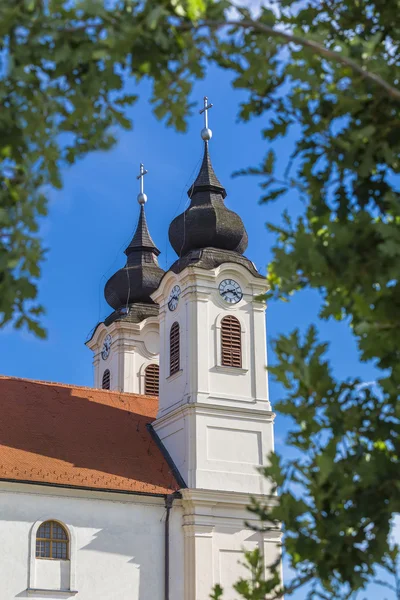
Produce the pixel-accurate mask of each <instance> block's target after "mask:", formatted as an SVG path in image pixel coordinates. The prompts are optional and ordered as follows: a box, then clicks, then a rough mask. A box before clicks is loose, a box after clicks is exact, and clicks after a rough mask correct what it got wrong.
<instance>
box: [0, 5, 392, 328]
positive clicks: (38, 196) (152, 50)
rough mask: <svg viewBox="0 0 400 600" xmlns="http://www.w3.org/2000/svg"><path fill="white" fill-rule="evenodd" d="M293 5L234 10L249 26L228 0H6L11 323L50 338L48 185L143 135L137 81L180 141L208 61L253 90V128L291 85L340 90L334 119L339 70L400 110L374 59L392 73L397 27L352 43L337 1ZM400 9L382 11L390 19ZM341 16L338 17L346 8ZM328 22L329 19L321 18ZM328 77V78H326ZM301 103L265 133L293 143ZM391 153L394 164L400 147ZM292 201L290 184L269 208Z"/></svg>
mask: <svg viewBox="0 0 400 600" xmlns="http://www.w3.org/2000/svg"><path fill="white" fill-rule="evenodd" d="M392 1H394V0H392ZM292 4H293V3H292V2H291V1H287V0H286V1H282V2H281V3H279V5H278V11H275V12H272V11H271V10H268V9H265V8H264V9H262V10H261V13H260V16H259V18H257V19H254V18H251V15H250V13H249V11H247V10H246V9H243V8H242V9H236V10H237V12H238V14H239V16H238V18H237V19H236V20H232V19H231V18H230V17H229V15H230V14H231V10H232V6H231V4H230V3H229V2H227V1H226V0H222V1H220V2H212V1H211V0H181V1H174V2H168V1H164V0H162V1H160V2H145V3H143V2H139V1H138V0H128V1H123V0H118V1H117V2H113V3H112V5H107V3H104V2H102V1H101V0H80V1H77V2H74V3H69V4H68V3H65V2H63V1H62V0H50V1H49V2H47V3H43V2H42V1H41V0H31V1H30V2H26V1H25V0H17V1H15V0H4V1H3V2H2V3H1V6H0V21H1V24H0V99H1V102H2V115H1V117H0V132H1V139H2V142H1V146H0V207H1V212H0V227H1V230H0V231H1V233H0V326H1V325H4V324H5V323H7V322H10V321H11V322H13V323H14V325H16V326H17V327H21V326H23V325H27V326H28V327H29V328H31V329H32V330H33V331H34V332H35V333H36V334H38V335H44V331H43V329H42V328H41V326H40V315H41V314H42V309H41V308H40V307H38V306H36V305H35V304H34V301H35V299H36V295H37V283H36V281H37V279H38V277H39V275H40V267H39V265H40V263H41V260H42V259H43V255H44V253H43V250H42V248H41V244H40V240H39V237H38V222H39V220H40V218H43V217H45V216H46V212H47V202H46V194H47V193H48V192H47V190H48V186H52V187H55V188H60V187H61V185H62V181H61V176H60V171H61V169H62V168H63V167H65V166H68V165H72V164H74V163H75V162H76V161H77V160H78V159H79V158H81V157H83V156H84V155H86V154H87V153H88V152H91V151H93V150H105V149H108V148H110V147H111V146H112V145H113V144H114V143H115V136H114V135H113V134H112V133H111V132H112V131H114V130H115V126H118V127H123V128H129V127H130V126H131V123H130V120H129V119H127V117H126V114H125V113H126V107H127V106H130V105H132V104H134V102H135V101H136V99H137V98H136V96H135V95H129V94H126V93H125V92H124V84H125V82H126V80H127V78H128V77H131V78H133V79H134V80H135V81H140V80H141V79H143V78H144V77H146V78H148V79H150V80H151V81H152V82H153V97H152V103H153V105H154V110H155V114H156V115H157V116H158V117H159V118H164V119H166V121H167V123H168V124H169V125H172V126H175V127H176V128H177V129H178V130H183V129H184V127H185V117H186V116H187V114H189V113H190V108H191V104H190V102H189V101H188V96H189V94H190V91H191V86H192V82H193V80H194V79H195V78H199V77H202V76H203V74H204V69H205V66H206V64H207V63H208V62H210V61H215V62H216V63H217V64H218V65H220V66H222V67H224V68H229V69H231V70H232V71H233V72H237V73H239V76H238V77H237V79H236V81H235V86H236V87H244V88H245V89H247V90H248V91H249V92H250V94H251V98H252V100H251V102H250V104H248V105H245V106H244V107H243V109H242V116H243V117H244V118H248V117H249V116H250V115H251V114H252V113H255V114H260V113H261V112H262V111H263V110H265V109H267V108H268V107H269V106H271V103H272V102H274V97H273V96H274V93H273V92H274V91H275V90H276V89H277V88H279V85H280V84H283V82H284V80H287V77H288V76H289V78H291V79H292V80H293V82H295V81H296V80H297V81H299V79H300V81H301V82H302V83H303V84H304V83H305V82H306V81H309V82H312V81H313V79H315V77H317V79H315V81H317V82H318V85H319V84H320V83H321V82H320V79H318V77H322V78H323V80H324V83H325V84H329V85H330V86H331V89H329V86H328V88H327V90H326V91H327V92H328V94H327V96H326V103H327V104H326V109H325V110H328V107H329V109H332V110H333V109H334V106H333V103H332V100H331V97H330V96H332V94H333V95H334V94H335V90H336V88H335V86H336V85H337V82H336V81H335V76H334V75H332V73H333V72H336V73H337V74H339V75H340V77H339V79H340V81H341V85H342V86H343V85H344V86H345V87H346V83H345V82H346V80H349V79H351V77H352V75H357V76H358V78H359V80H360V81H361V82H363V83H364V84H365V85H372V87H371V90H372V91H370V92H369V94H371V93H372V94H373V93H376V94H377V97H379V95H380V92H383V93H384V94H385V96H387V98H388V99H389V100H390V99H391V100H397V101H398V99H399V98H400V93H399V91H398V90H397V88H396V82H397V79H396V78H393V77H392V71H391V69H387V68H385V67H386V66H387V65H386V64H385V63H384V62H382V60H380V61H376V60H374V59H375V56H374V52H375V48H376V47H377V46H378V45H383V48H384V49H385V48H386V53H387V54H389V55H390V61H391V64H390V65H389V66H390V67H392V66H393V65H394V64H396V56H397V55H396V48H397V46H396V43H395V36H394V35H393V34H392V29H393V28H394V25H393V23H389V21H388V23H387V25H388V26H387V27H386V28H385V29H382V30H380V28H379V23H378V26H375V30H373V29H372V28H371V31H370V32H369V31H368V32H367V33H368V36H367V39H365V40H364V39H363V32H361V33H358V32H357V34H355V35H350V34H351V30H350V31H349V35H347V33H348V32H347V30H346V35H345V36H343V35H342V34H341V25H340V24H339V25H338V23H336V21H335V20H334V19H332V18H331V15H330V14H329V13H332V12H334V9H333V8H332V6H331V5H330V4H329V2H328V3H326V5H325V7H322V8H321V10H320V11H318V10H316V9H315V7H314V8H312V9H310V10H311V13H310V11H309V14H308V16H307V15H306V13H307V10H309V9H308V8H307V9H304V10H302V11H300V12H299V11H297V12H295V13H294V14H293V15H291V13H290V8H291V5H292ZM339 4H340V3H339ZM346 4H347V3H344V5H346ZM390 4H391V2H389V3H386V6H385V10H384V11H383V13H385V18H386V17H387V15H386V13H389V11H390ZM388 7H389V8H388ZM347 8H348V6H347ZM335 10H338V12H339V13H340V11H341V6H339V7H338V9H336V7H335ZM312 11H313V12H312ZM363 11H364V8H361V7H358V8H357V7H356V8H354V7H351V10H350V12H349V15H350V19H349V20H350V21H351V19H352V18H359V19H361V21H362V18H361V17H364V13H363ZM326 14H328V16H329V18H330V20H329V22H328V21H326V20H324V19H320V15H326ZM310 15H311V16H310ZM371 15H372V16H371ZM371 15H370V16H369V17H368V18H369V20H370V21H371V23H372V22H374V17H375V15H374V13H373V12H372V13H371ZM305 16H306V17H307V18H304V17H305ZM387 20H388V19H387ZM330 26H331V27H335V32H334V33H335V36H334V37H332V36H331V37H330V36H329V35H325V30H326V28H327V27H328V28H329V27H330ZM220 30H221V31H220ZM342 30H343V31H345V29H344V28H343V27H342ZM284 49H288V50H289V54H290V56H291V60H290V61H289V62H285V61H283V60H282V50H284ZM293 58H295V60H293ZM296 63H297V66H296ZM282 65H285V69H286V72H285V73H284V74H283V72H282ZM290 65H291V66H292V68H293V67H294V68H295V71H293V72H292V73H290ZM316 67H317V68H318V69H320V70H322V72H324V73H325V74H324V73H322V74H321V75H318V74H317V73H315V72H314V70H315V68H316ZM310 69H311V70H310ZM258 71H259V72H258ZM307 71H308V73H307V76H306V78H305V79H304V75H305V74H306V72H307ZM314 83H315V82H314ZM295 89H297V88H296V87H295ZM317 89H318V86H317V87H316V88H315V93H317ZM302 90H303V92H305V88H304V87H303V86H302ZM342 91H343V90H342ZM344 91H345V90H344ZM298 92H299V90H298V89H297V92H296V94H297V95H298ZM298 98H299V96H298ZM292 99H293V96H292V97H290V96H289V98H288V102H287V103H286V107H285V110H283V111H278V114H279V120H278V121H277V122H276V124H275V126H274V127H275V128H273V129H272V131H271V133H270V134H268V133H267V132H265V135H274V133H273V131H275V132H276V133H277V132H278V131H280V132H281V133H283V132H284V130H285V129H286V127H287V123H286V121H285V115H286V116H287V114H288V112H287V109H288V105H289V104H290V102H291V100H292ZM305 99H306V96H304V94H303V101H305ZM353 99H354V100H355V105H356V104H357V101H356V97H354V98H353V97H352V100H353ZM372 100H373V98H372ZM280 101H282V100H280ZM292 104H293V103H292ZM306 104H307V103H306ZM277 108H279V107H277ZM293 108H294V109H295V112H296V111H297V112H299V113H300V114H302V111H304V110H307V111H308V110H309V107H308V106H306V105H305V106H301V105H296V104H293ZM394 118H395V116H394V114H393V120H394ZM317 129H318V127H317ZM363 135H364V136H365V135H367V132H366V131H365V129H364V134H363ZM385 152H386V155H389V153H390V150H389V149H386V150H385ZM271 181H272V179H271ZM284 191H285V186H283V187H282V186H280V188H278V189H276V190H273V191H270V192H269V197H271V198H272V197H275V198H277V197H278V196H279V195H281V194H282V193H283V192H284ZM271 194H272V195H271Z"/></svg>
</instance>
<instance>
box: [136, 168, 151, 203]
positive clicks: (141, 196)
mask: <svg viewBox="0 0 400 600" xmlns="http://www.w3.org/2000/svg"><path fill="white" fill-rule="evenodd" d="M147 173H148V171H146V169H145V168H144V164H143V163H140V173H139V175H138V176H137V177H136V179H140V192H139V194H138V197H137V201H138V202H139V204H140V206H143V205H144V204H146V202H147V195H146V194H145V193H144V176H145V175H146V174H147Z"/></svg>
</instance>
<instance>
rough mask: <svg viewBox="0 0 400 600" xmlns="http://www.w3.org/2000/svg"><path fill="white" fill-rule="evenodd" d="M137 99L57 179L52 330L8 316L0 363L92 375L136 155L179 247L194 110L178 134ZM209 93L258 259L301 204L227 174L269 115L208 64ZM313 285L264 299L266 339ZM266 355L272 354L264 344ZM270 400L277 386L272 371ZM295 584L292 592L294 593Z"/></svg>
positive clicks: (47, 240)
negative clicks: (90, 341) (28, 326)
mask: <svg viewBox="0 0 400 600" xmlns="http://www.w3.org/2000/svg"><path fill="white" fill-rule="evenodd" d="M139 92H140V94H141V97H140V101H139V102H138V104H137V105H136V106H135V107H134V108H132V109H131V110H130V111H129V116H131V117H133V120H134V128H133V130H132V131H131V132H122V131H121V132H120V133H119V136H118V137H119V141H118V144H117V146H116V147H115V148H114V149H113V150H111V151H109V152H98V153H94V154H92V155H90V156H89V157H87V158H86V159H85V160H83V161H81V162H80V163H79V164H78V165H76V166H74V167H72V168H70V169H68V170H65V171H64V173H63V176H64V189H63V190H62V191H61V192H52V193H51V204H50V214H49V217H48V218H47V219H46V220H45V221H44V223H43V226H42V236H43V240H44V245H45V246H46V247H47V248H48V253H47V258H46V261H45V263H44V265H43V273H42V279H41V282H40V301H41V302H42V303H43V304H44V306H45V308H46V311H47V314H46V317H45V325H46V327H47V330H48V339H47V340H45V341H42V340H38V339H36V338H35V337H33V336H32V335H31V334H29V333H27V332H23V331H22V332H21V331H19V332H16V331H13V330H12V329H11V328H9V327H7V328H6V329H4V330H2V331H1V332H0V340H1V342H2V343H1V345H0V372H1V373H2V374H6V375H13V376H18V377H28V378H33V379H40V380H48V381H57V382H66V383H73V384H78V385H87V386H90V385H92V382H93V377H92V360H91V352H90V350H88V349H87V348H86V347H85V346H84V342H85V340H86V338H87V336H88V334H89V333H90V331H91V330H92V328H93V327H94V326H95V325H96V324H97V323H98V322H99V321H101V320H103V318H104V317H105V316H106V315H107V314H109V313H110V312H111V308H109V307H108V306H107V304H106V302H105V300H104V296H103V290H104V284H105V282H106V280H107V278H108V277H110V275H112V273H114V272H115V271H116V270H117V269H118V268H120V267H121V266H122V265H123V264H124V258H125V256H124V254H123V249H124V248H125V247H126V245H127V243H128V242H129V240H130V238H131V235H132V232H133V231H134V229H135V226H136V221H137V218H138V209H139V207H138V204H137V202H136V196H137V193H138V182H137V180H136V175H137V173H138V170H139V163H140V162H141V161H143V162H144V164H145V167H146V169H148V171H149V174H148V175H147V176H146V181H145V183H146V193H147V195H148V198H149V200H148V203H147V206H146V213H147V219H148V223H149V228H150V232H151V235H152V237H153V239H154V240H155V242H156V244H157V245H158V248H159V249H160V251H161V253H162V254H161V256H160V264H161V266H162V267H163V268H168V266H169V265H171V264H172V262H173V261H174V260H175V254H174V252H173V250H172V248H171V247H170V245H169V242H168V226H169V223H170V222H171V220H172V219H173V217H174V216H175V215H176V214H178V213H179V212H182V211H183V210H184V208H185V206H186V204H187V195H186V191H187V189H188V187H189V185H190V184H191V183H192V181H193V179H194V177H195V175H196V174H197V170H198V168H199V164H200V160H201V157H202V150H203V148H202V141H201V138H200V130H201V127H202V126H203V125H202V118H201V117H200V116H199V114H198V112H197V111H196V113H195V114H194V115H193V117H191V118H190V121H189V127H188V131H187V132H186V133H185V134H178V133H176V132H175V131H173V130H172V129H167V128H166V127H165V126H164V124H163V123H161V122H159V121H157V120H156V119H155V117H154V116H153V115H152V112H151V107H150V105H149V86H148V85H147V84H143V85H141V86H140V87H139ZM204 95H208V96H209V98H210V101H211V102H213V104H214V108H213V109H212V110H211V111H210V126H211V128H212V130H213V139H212V141H211V144H210V153H211V158H212V161H213V165H214V168H215V171H216V173H217V176H218V177H219V179H220V181H221V182H222V184H223V185H224V186H225V187H226V189H227V192H228V197H227V199H226V203H227V205H228V207H229V208H231V209H233V210H235V211H236V212H237V213H239V214H240V216H241V217H242V219H243V221H244V223H245V226H246V228H247V231H248V234H249V247H248V250H247V252H246V255H247V256H248V257H249V258H250V259H252V260H253V261H254V262H255V264H256V266H257V267H258V268H259V269H260V270H261V271H264V270H265V266H266V264H267V263H268V261H269V259H270V257H271V253H270V248H271V246H272V244H273V241H274V238H273V235H272V234H270V233H268V232H267V230H266V228H265V222H266V221H272V222H274V223H279V222H280V215H281V213H282V210H283V208H287V209H288V211H289V213H291V214H292V215H295V214H298V213H299V211H301V204H300V202H299V200H298V199H297V198H296V196H295V194H293V195H290V196H288V197H286V198H285V199H284V200H282V201H279V202H277V203H275V204H270V205H267V206H260V205H258V198H259V197H260V195H261V192H260V188H259V187H258V185H257V181H256V180H255V179H252V178H249V177H241V178H236V179H232V178H231V174H232V172H233V171H235V170H237V169H239V168H243V167H246V166H249V165H255V164H257V163H258V162H259V161H260V160H261V159H262V157H263V155H264V154H265V152H266V150H267V149H268V144H269V142H268V143H267V142H266V141H264V140H262V138H261V134H260V132H261V129H262V127H263V126H264V125H265V124H266V117H262V118H259V119H257V120H254V121H253V122H251V123H247V124H243V123H238V122H237V111H238V103H239V101H240V100H241V98H242V97H243V96H242V93H241V92H238V91H235V90H233V89H232V88H231V85H230V77H229V75H228V74H227V73H226V72H224V71H219V70H216V69H214V70H211V71H210V72H209V74H208V76H207V78H206V80H205V81H202V82H199V83H198V84H197V85H196V86H195V89H194V93H193V98H194V99H195V100H198V102H199V104H200V105H201V103H202V98H203V96H204ZM294 135H295V134H294V133H291V134H290V135H289V136H288V137H287V138H285V139H283V140H280V141H278V142H277V143H274V145H273V147H274V149H275V150H276V153H277V160H278V163H281V164H282V167H283V168H284V167H285V166H286V163H287V160H288V157H289V153H290V149H291V148H292V146H293V140H294V137H293V136H294ZM318 307H319V299H318V295H317V294H315V293H309V292H302V293H301V294H299V295H297V296H296V297H295V298H294V299H293V301H292V302H290V303H288V304H286V303H280V302H274V303H271V304H270V305H269V307H268V310H267V326H268V336H269V340H271V339H272V338H274V337H276V336H277V335H278V334H280V333H282V332H284V333H288V332H290V331H291V330H293V329H294V328H295V327H299V328H300V329H302V330H304V329H306V327H307V326H308V325H309V324H310V323H312V322H318V320H317V312H318ZM318 326H319V331H320V337H321V339H322V340H328V341H329V342H330V349H329V356H330V358H331V361H332V365H333V367H334V372H335V374H336V375H337V376H338V377H342V378H345V377H348V376H354V375H359V376H360V377H362V378H363V379H364V381H371V380H373V379H374V377H375V375H376V373H375V371H374V369H373V367H372V366H371V365H369V364H360V363H359V362H358V359H357V350H356V346H355V343H354V340H353V339H352V336H351V334H350V331H349V328H348V325H347V324H345V323H337V322H318ZM269 360H270V362H273V360H274V357H273V355H272V352H271V351H269ZM270 395H271V401H272V404H274V402H276V401H277V400H278V399H279V397H280V395H281V389H280V388H279V387H278V386H277V385H276V384H274V383H273V382H271V383H270ZM286 429H287V422H286V421H285V420H284V419H283V418H278V419H277V421H276V443H277V449H278V450H281V451H283V452H285V449H284V446H283V441H284V437H285V432H286ZM300 597H301V596H300V595H295V598H300Z"/></svg>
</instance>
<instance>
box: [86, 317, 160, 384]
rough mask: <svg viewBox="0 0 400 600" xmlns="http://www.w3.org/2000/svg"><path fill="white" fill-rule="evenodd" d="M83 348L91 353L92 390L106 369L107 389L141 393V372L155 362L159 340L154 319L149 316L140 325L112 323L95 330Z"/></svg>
mask: <svg viewBox="0 0 400 600" xmlns="http://www.w3.org/2000/svg"><path fill="white" fill-rule="evenodd" d="M107 335H110V336H111V347H110V351H109V354H108V356H107V358H106V359H103V357H102V349H103V344H104V340H105V338H106V336H107ZM86 345H87V346H88V347H89V348H90V349H91V350H92V352H93V368H94V387H96V388H101V387H102V380H103V375H104V372H105V371H106V369H108V370H109V371H110V390H116V391H119V392H130V393H133V394H144V376H145V369H146V367H147V366H148V365H150V364H157V365H158V362H159V352H160V337H159V324H158V319H157V318H155V317H149V318H147V319H145V320H144V321H142V322H141V323H130V322H129V321H114V323H111V325H109V326H108V327H106V326H105V325H104V323H100V325H99V326H98V327H97V328H96V330H95V332H94V334H93V336H92V338H91V339H90V340H89V341H88V342H87V343H86Z"/></svg>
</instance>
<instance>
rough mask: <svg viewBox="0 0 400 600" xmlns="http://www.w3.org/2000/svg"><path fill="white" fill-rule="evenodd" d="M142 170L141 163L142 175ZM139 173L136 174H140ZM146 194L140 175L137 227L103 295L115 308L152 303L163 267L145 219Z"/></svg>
mask: <svg viewBox="0 0 400 600" xmlns="http://www.w3.org/2000/svg"><path fill="white" fill-rule="evenodd" d="M144 174H145V171H144V169H143V165H141V175H140V176H141V177H143V175H144ZM140 176H139V177H140ZM146 201H147V196H146V194H145V193H144V192H143V179H142V180H141V191H140V194H139V195H138V202H139V204H140V215H139V221H138V224H137V228H136V231H135V233H134V236H133V238H132V241H131V242H130V244H129V246H128V247H127V248H126V250H125V254H126V256H127V261H126V265H125V266H124V267H123V268H122V269H119V271H117V272H116V273H114V275H113V276H112V277H110V279H109V280H108V281H107V283H106V286H105V289H104V296H105V299H106V300H107V302H108V304H109V305H110V306H112V308H114V309H115V310H118V309H122V308H127V307H129V306H130V305H132V304H136V303H142V304H153V305H154V304H155V303H154V301H153V300H152V299H151V298H150V294H152V293H153V292H154V291H155V290H156V289H157V288H158V286H159V283H160V281H161V277H162V276H163V275H164V271H163V269H161V267H160V266H159V264H158V260H157V256H158V255H159V254H160V251H159V250H158V248H157V247H156V245H155V243H154V242H153V240H152V238H151V236H150V233H149V229H148V226H147V221H146V214H145V211H144V205H145V203H146Z"/></svg>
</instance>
